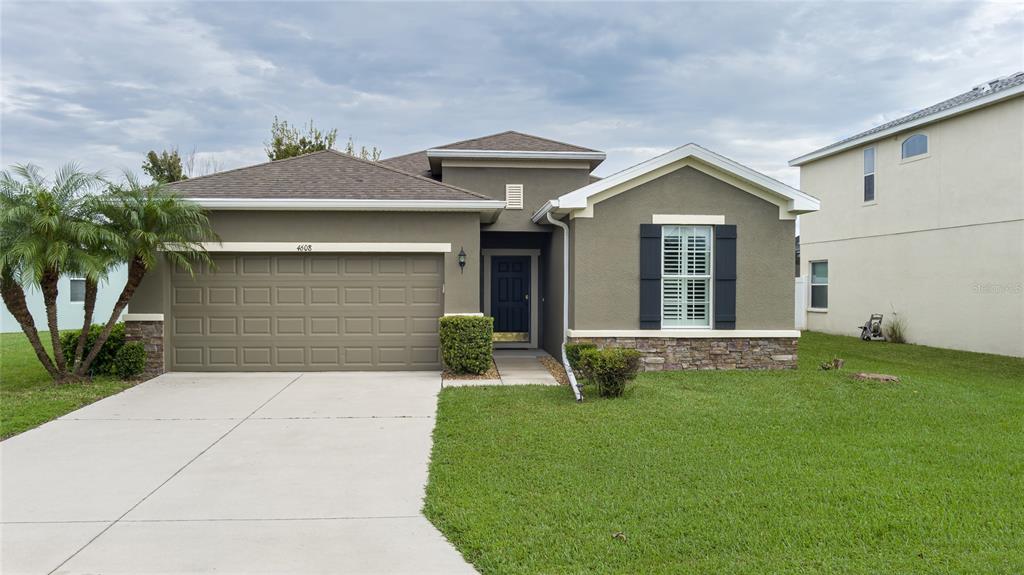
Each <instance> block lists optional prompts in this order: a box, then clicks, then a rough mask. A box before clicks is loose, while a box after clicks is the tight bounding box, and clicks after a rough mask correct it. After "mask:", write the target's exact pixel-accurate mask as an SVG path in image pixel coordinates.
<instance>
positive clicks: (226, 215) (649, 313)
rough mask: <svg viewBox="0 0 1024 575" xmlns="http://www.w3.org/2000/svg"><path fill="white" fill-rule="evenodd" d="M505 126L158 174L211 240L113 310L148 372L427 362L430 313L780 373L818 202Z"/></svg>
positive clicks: (657, 365)
mask: <svg viewBox="0 0 1024 575" xmlns="http://www.w3.org/2000/svg"><path fill="white" fill-rule="evenodd" d="M604 158H605V155H604V153H602V152H599V151H596V150H592V149H588V148H583V147H579V146H574V145H570V144H565V143H561V142H555V141H552V140H547V139H544V138H539V137H535V136H529V135H526V134H521V133H517V132H505V133H501V134H496V135H493V136H487V137H483V138H477V139H472V140H465V141H462V142H455V143H453V144H448V145H444V146H438V147H435V148H431V149H429V150H425V151H421V152H416V153H412V154H407V155H404V156H399V157H395V158H390V159H386V160H382V161H380V162H370V161H366V160H361V159H358V158H354V157H352V156H349V155H346V154H342V153H339V152H335V151H324V152H317V153H313V154H308V155H305V156H299V157H296V158H291V159H287V160H280V161H275V162H269V163H266V164H260V165H256V166H251V167H246V168H240V169H236V170H230V171H226V172H221V173H217V174H213V175H209V176H204V177H199V178H194V179H191V180H186V181H183V182H178V183H175V184H172V185H171V186H170V188H171V190H173V191H174V192H176V193H178V194H181V195H183V196H186V197H188V198H190V199H192V200H194V201H196V202H198V203H199V204H201V205H202V206H204V207H205V208H207V209H208V210H209V211H210V220H211V223H212V226H213V228H214V230H215V231H216V232H217V233H218V234H219V235H220V238H221V241H220V242H218V243H211V244H208V245H207V246H206V247H207V249H208V250H209V251H210V253H211V256H212V258H213V260H214V262H215V264H216V265H215V266H213V267H212V268H207V267H201V268H200V269H198V270H197V271H196V273H195V274H194V276H193V275H192V274H189V273H185V272H184V271H182V270H177V269H172V268H171V267H170V266H162V267H161V268H159V269H157V270H154V271H153V272H151V273H150V275H149V276H147V278H146V279H145V280H144V282H143V284H142V285H141V286H140V288H139V290H138V292H137V293H136V294H135V297H134V298H133V300H132V301H131V303H130V305H129V310H128V311H129V313H128V314H127V315H126V317H125V321H126V323H127V329H128V334H129V337H132V338H135V339H142V340H144V341H146V343H147V346H148V349H149V350H150V358H149V360H150V371H151V372H159V371H307V370H323V371H336V370H436V369H439V368H440V367H441V365H440V353H439V349H438V346H439V344H438V318H439V317H441V316H444V315H449V314H475V315H479V314H484V315H488V316H492V317H494V330H495V335H494V340H495V347H513V348H543V349H545V350H547V351H548V352H549V353H551V354H552V355H555V356H556V357H557V356H559V355H560V346H561V344H562V342H563V338H567V339H568V340H591V341H596V342H598V343H599V344H600V345H615V346H624V347H635V348H637V349H639V350H640V351H641V352H643V353H644V355H645V366H646V368H647V369H700V368H717V369H728V368H780V367H781V368H789V367H793V366H795V362H796V341H797V338H798V336H799V332H797V331H795V330H794V329H793V295H794V294H793V279H792V261H793V236H794V221H795V219H796V216H797V215H798V214H802V213H808V212H812V211H815V210H816V209H818V201H817V200H816V199H814V198H812V197H810V196H808V195H806V194H803V193H801V192H800V191H798V190H796V189H793V188H791V187H789V186H786V185H784V184H782V183H780V182H778V181H775V180H773V179H771V178H768V177H766V176H764V175H762V174H760V173H758V172H755V171H753V170H751V169H749V168H747V167H745V166H742V165H740V164H738V163H736V162H733V161H732V160H729V159H727V158H724V157H722V156H719V155H717V154H715V153H713V152H710V151H708V150H706V149H704V148H701V147H699V146H697V145H694V144H687V145H685V146H682V147H680V148H677V149H675V150H673V151H671V152H668V153H666V154H663V155H661V156H658V157H656V158H653V159H651V160H649V161H647V162H644V163H642V164H639V165H636V166H634V167H632V168H628V169H626V170H623V171H621V172H619V173H616V174H614V175H612V176H609V177H607V178H604V179H599V178H596V177H594V176H591V171H592V170H593V169H594V168H595V167H597V166H598V165H599V164H600V163H601V162H602V161H603V160H604Z"/></svg>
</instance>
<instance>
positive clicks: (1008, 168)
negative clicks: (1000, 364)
mask: <svg viewBox="0 0 1024 575" xmlns="http://www.w3.org/2000/svg"><path fill="white" fill-rule="evenodd" d="M918 133H920V134H926V135H927V136H928V140H929V142H928V154H927V155H925V156H923V157H915V158H910V159H908V160H901V158H900V146H901V143H902V142H903V141H904V140H905V139H906V138H907V137H909V136H911V135H913V134H918ZM869 146H874V147H875V149H876V172H875V173H876V176H875V201H874V202H872V203H869V204H865V203H864V201H863V154H864V149H865V148H866V147H869ZM800 180H801V181H800V183H801V189H802V190H803V191H804V192H807V193H809V194H812V195H814V196H817V197H818V198H820V199H821V202H822V209H821V211H819V212H817V213H813V214H807V215H804V216H801V218H800V229H801V238H800V239H801V242H800V243H801V259H802V260H803V261H802V266H803V267H802V269H803V273H804V274H805V275H806V274H807V273H808V270H809V268H808V262H809V261H811V260H828V261H829V273H830V275H831V276H832V277H831V281H830V287H829V310H828V312H827V313H815V312H810V313H808V315H807V327H808V329H812V330H820V331H826V332H830V333H839V334H847V335H856V333H857V330H856V329H855V326H857V325H858V324H862V323H863V322H864V321H865V320H867V318H868V316H869V315H870V314H871V313H883V314H886V316H887V317H889V316H891V314H892V313H893V311H894V310H895V311H896V312H899V313H901V314H903V315H904V316H905V317H906V320H907V323H908V327H909V338H910V341H911V342H913V343H920V344H926V345H935V346H940V347H949V348H955V349H965V350H972V351H983V352H991V353H1001V354H1008V355H1024V327H1022V326H1024V311H1022V309H1024V287H1022V286H1024V231H1022V230H1024V98H1022V97H1018V98H1014V99H1012V100H1008V101H1005V102H1002V103H999V104H995V105H992V106H989V107H986V108H982V109H978V110H974V111H972V112H969V113H967V114H963V115H960V116H956V117H953V118H950V119H947V120H943V121H940V122H937V123H935V124H931V125H928V126H925V127H923V128H921V129H913V130H908V131H905V132H902V133H900V134H898V135H896V136H892V137H888V138H885V139H883V140H880V141H877V142H873V143H871V144H869V145H868V146H862V147H859V148H855V149H851V150H848V151H845V152H842V153H839V154H836V155H834V156H829V157H826V158H823V159H821V160H817V161H814V162H811V163H809V164H806V165H804V166H801V168H800Z"/></svg>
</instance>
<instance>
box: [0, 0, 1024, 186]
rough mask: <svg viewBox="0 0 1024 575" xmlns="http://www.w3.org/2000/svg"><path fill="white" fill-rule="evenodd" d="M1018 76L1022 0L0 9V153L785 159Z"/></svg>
mask: <svg viewBox="0 0 1024 575" xmlns="http://www.w3.org/2000/svg"><path fill="white" fill-rule="evenodd" d="M1020 70H1024V3H956V2H918V3H882V2H857V3H795V2H754V3H740V2H719V3H668V2H662V3H652V4H648V3H628V4H626V3H607V2H602V3H583V2H572V3H548V2H545V3H539V2H538V3H492V2H476V3H456V2H444V3H377V4H367V3H341V2H313V3H297V2H283V1H276V2H256V3H244V2H199V3H141V2H117V3H115V2H106V3H87V2H74V3H61V2H41V1H32V2H19V1H11V0H4V1H3V2H2V4H0V81H2V112H0V164H2V165H3V166H4V167H7V166H10V165H12V164H16V163H27V162H32V163H35V164H38V165H40V166H42V167H43V168H44V169H46V170H47V171H52V170H54V169H56V168H57V167H58V166H60V165H62V164H64V163H65V162H69V161H75V162H78V163H80V164H81V165H82V166H83V167H85V168H87V169H90V170H104V171H105V172H106V173H107V174H115V175H116V174H117V173H118V172H119V171H121V170H123V169H131V170H134V171H138V170H139V169H140V167H141V164H142V162H143V159H144V156H145V154H146V152H147V151H149V150H150V149H156V150H162V149H164V148H173V147H176V148H178V149H179V150H181V151H182V152H183V153H184V152H188V151H192V150H197V151H198V154H197V159H198V161H197V170H201V169H207V170H208V169H210V167H211V166H216V167H218V168H221V169H228V168H234V167H239V166H244V165H250V164H254V163H259V162H263V161H266V155H265V152H264V144H263V143H264V142H265V141H266V140H267V139H268V138H269V132H270V125H271V122H272V121H273V118H274V116H275V115H277V116H279V117H281V118H282V119H286V120H289V121H290V122H292V123H303V122H306V121H308V120H310V119H312V120H314V121H315V123H316V125H317V126H318V127H322V128H337V129H338V134H339V140H346V139H347V138H348V137H350V136H351V137H352V138H354V139H355V140H356V142H357V144H361V145H367V146H377V147H379V148H381V149H382V150H383V154H384V157H389V156H395V155H400V154H404V153H408V152H412V151H416V150H420V149H425V148H429V147H432V146H437V145H443V144H446V143H449V142H453V141H457V140H461V139H466V138H471V137H477V136H482V135H486V134H491V133H496V132H501V131H505V130H517V131H520V132H526V133H530V134H536V135H539V136H544V137H548V138H552V139H556V140H562V141H566V142H570V143H573V144H578V145H582V146H586V147H590V148H596V149H599V150H603V151H605V152H606V153H607V154H608V159H607V160H606V161H605V162H604V164H602V165H601V166H600V167H599V168H598V169H597V170H596V171H595V173H596V174H597V175H607V174H610V173H614V172H616V171H618V170H621V169H623V168H626V167H629V166H631V165H633V164H636V163H638V162H641V161H644V160H646V159H649V158H651V157H653V156H655V155H657V154H659V153H662V152H665V151H667V150H670V149H672V148H674V147H677V146H680V145H683V144H686V143H688V142H696V143H698V144H700V145H702V146H704V147H706V148H709V149H711V150H713V151H716V152H718V153H720V154H723V155H725V156H728V157H730V158H732V159H734V160H736V161H739V162H741V163H743V164H746V165H748V166H750V167H752V168H754V169H756V170H759V171H761V172H763V173H765V174H767V175H769V176H772V177H775V178H777V179H779V180H782V181H784V182H786V183H788V184H790V185H794V186H796V185H798V184H799V170H798V169H797V168H789V167H788V166H787V161H788V160H790V159H792V158H794V157H797V156H799V155H802V154H804V153H807V152H809V151H811V150H814V149H816V148H818V147H821V146H824V145H827V144H830V143H832V142H834V141H836V140H839V139H841V138H843V137H845V136H849V135H852V134H854V133H857V132H859V131H861V130H864V129H867V128H870V127H872V126H875V125H877V124H880V123H883V122H886V121H888V120H891V119H894V118H897V117H899V116H901V115H904V114H907V113H910V112H912V111H914V110H917V109H920V108H922V107H924V106H927V105H930V104H933V103H935V102H938V101H941V100H944V99H946V98H949V97H951V96H954V95H956V94H958V93H961V92H965V91H967V90H970V89H971V88H972V87H973V86H975V85H977V84H980V83H982V82H984V81H987V80H991V79H994V78H997V77H1000V76H1005V75H1007V74H1010V73H1013V72H1016V71H1020Z"/></svg>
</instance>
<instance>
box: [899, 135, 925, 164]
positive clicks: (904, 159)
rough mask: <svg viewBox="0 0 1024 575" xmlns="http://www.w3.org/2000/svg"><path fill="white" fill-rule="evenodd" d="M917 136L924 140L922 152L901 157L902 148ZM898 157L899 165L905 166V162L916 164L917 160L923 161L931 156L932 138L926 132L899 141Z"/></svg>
mask: <svg viewBox="0 0 1024 575" xmlns="http://www.w3.org/2000/svg"><path fill="white" fill-rule="evenodd" d="M917 136H921V137H923V138H924V152H922V153H920V154H914V155H913V156H904V155H903V146H904V145H906V143H907V141H909V140H910V139H911V138H916V137H917ZM899 155H900V163H901V164H905V163H907V162H916V161H917V160H923V159H925V158H930V157H931V155H932V137H931V135H930V134H929V133H928V132H914V133H912V134H910V135H908V136H907V137H905V138H902V139H900V145H899Z"/></svg>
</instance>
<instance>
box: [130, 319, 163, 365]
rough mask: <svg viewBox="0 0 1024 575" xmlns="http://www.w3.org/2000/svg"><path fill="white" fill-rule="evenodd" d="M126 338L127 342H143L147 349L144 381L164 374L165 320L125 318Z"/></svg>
mask: <svg viewBox="0 0 1024 575" xmlns="http://www.w3.org/2000/svg"><path fill="white" fill-rule="evenodd" d="M124 336H125V340H126V341H141V342H142V345H143V346H144V347H145V349H146V368H145V369H144V370H143V372H142V379H151V378H154V377H156V376H158V375H160V374H161V373H163V372H164V322H163V320H144V321H138V320H132V319H128V318H125V322H124Z"/></svg>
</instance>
